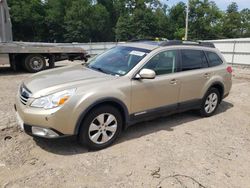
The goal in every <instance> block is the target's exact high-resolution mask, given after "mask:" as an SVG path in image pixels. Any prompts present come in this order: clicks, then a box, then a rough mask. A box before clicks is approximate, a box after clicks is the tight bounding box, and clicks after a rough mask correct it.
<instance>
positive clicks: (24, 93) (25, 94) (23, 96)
mask: <svg viewBox="0 0 250 188" xmlns="http://www.w3.org/2000/svg"><path fill="white" fill-rule="evenodd" d="M30 96H31V92H30V91H29V90H28V89H27V88H26V87H25V85H24V84H22V85H21V87H20V91H19V97H20V101H21V103H22V104H24V105H27V103H28V100H29V98H30Z"/></svg>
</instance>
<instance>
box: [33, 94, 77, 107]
mask: <svg viewBox="0 0 250 188" xmlns="http://www.w3.org/2000/svg"><path fill="white" fill-rule="evenodd" d="M75 91H76V89H69V90H64V91H60V92H57V93H54V94H51V95H48V96H45V97H41V98H38V99H35V100H34V101H33V102H32V104H31V106H32V107H36V108H44V109H52V108H56V107H59V106H62V105H63V104H64V103H65V102H66V101H67V100H69V98H70V97H71V96H72V95H74V93H75Z"/></svg>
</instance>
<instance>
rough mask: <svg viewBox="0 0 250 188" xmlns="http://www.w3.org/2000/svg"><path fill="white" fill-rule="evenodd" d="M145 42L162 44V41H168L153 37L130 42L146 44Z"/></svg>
mask: <svg viewBox="0 0 250 188" xmlns="http://www.w3.org/2000/svg"><path fill="white" fill-rule="evenodd" d="M145 41H151V42H162V41H168V39H166V38H159V37H155V38H153V37H151V38H140V39H131V40H129V41H128V42H145Z"/></svg>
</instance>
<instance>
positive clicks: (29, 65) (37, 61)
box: [24, 54, 46, 73]
mask: <svg viewBox="0 0 250 188" xmlns="http://www.w3.org/2000/svg"><path fill="white" fill-rule="evenodd" d="M24 67H25V69H26V70H27V71H29V72H31V73H35V72H39V71H42V70H44V69H45V68H46V60H45V58H44V57H43V56H42V55H39V54H33V55H29V56H27V57H26V58H25V60H24Z"/></svg>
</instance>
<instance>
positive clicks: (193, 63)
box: [181, 50, 208, 71]
mask: <svg viewBox="0 0 250 188" xmlns="http://www.w3.org/2000/svg"><path fill="white" fill-rule="evenodd" d="M181 57H182V71H188V70H195V69H201V68H205V67H208V64H207V60H206V56H205V53H204V52H203V51H202V50H181Z"/></svg>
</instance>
